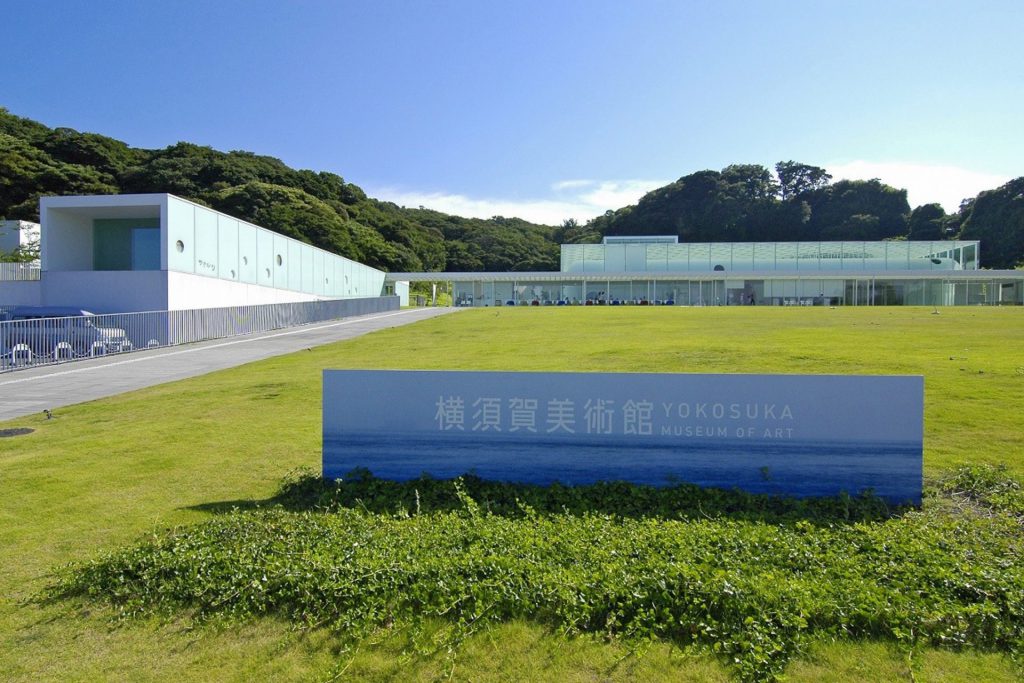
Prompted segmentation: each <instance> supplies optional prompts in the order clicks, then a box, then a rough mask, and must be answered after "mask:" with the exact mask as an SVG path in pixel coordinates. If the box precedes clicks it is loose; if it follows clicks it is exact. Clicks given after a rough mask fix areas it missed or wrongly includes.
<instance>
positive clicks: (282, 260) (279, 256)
mask: <svg viewBox="0 0 1024 683" xmlns="http://www.w3.org/2000/svg"><path fill="white" fill-rule="evenodd" d="M282 263H284V259H283V258H281V255H280V254H278V255H277V265H281V264H282Z"/></svg>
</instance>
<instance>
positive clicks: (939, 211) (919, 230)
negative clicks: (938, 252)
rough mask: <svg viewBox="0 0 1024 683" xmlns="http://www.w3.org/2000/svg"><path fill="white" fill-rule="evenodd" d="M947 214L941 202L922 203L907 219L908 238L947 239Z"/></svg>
mask: <svg viewBox="0 0 1024 683" xmlns="http://www.w3.org/2000/svg"><path fill="white" fill-rule="evenodd" d="M946 223H947V216H946V211H945V210H944V209H943V208H942V205H941V204H934V203H933V204H922V205H921V206H919V207H917V208H916V209H914V210H913V211H911V212H910V217H909V218H908V219H907V239H912V240H941V239H945V230H946Z"/></svg>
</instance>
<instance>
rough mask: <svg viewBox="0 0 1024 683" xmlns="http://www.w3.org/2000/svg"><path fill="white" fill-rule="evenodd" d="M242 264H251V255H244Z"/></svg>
mask: <svg viewBox="0 0 1024 683" xmlns="http://www.w3.org/2000/svg"><path fill="white" fill-rule="evenodd" d="M242 265H243V266H247V265H249V257H248V256H243V257H242Z"/></svg>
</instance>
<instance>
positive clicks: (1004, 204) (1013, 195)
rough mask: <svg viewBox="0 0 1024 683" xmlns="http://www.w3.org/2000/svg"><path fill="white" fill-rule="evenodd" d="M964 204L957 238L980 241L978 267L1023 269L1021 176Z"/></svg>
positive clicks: (1023, 195) (1023, 196) (1023, 181)
mask: <svg viewBox="0 0 1024 683" xmlns="http://www.w3.org/2000/svg"><path fill="white" fill-rule="evenodd" d="M965 204H966V205H965V207H964V209H966V215H965V217H964V219H963V227H962V228H961V230H960V238H961V239H965V240H980V241H981V249H980V255H981V265H982V266H984V267H986V268H1018V267H1021V266H1024V176H1022V177H1020V178H1016V179H1014V180H1011V181H1010V182H1008V183H1006V184H1005V185H1003V186H1002V187H998V188H996V189H994V190H988V191H987V192H982V193H980V194H979V195H978V196H977V197H976V198H975V199H974V201H972V202H969V203H965ZM964 209H962V210H961V213H964Z"/></svg>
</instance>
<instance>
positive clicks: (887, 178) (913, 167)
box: [825, 161, 1011, 213]
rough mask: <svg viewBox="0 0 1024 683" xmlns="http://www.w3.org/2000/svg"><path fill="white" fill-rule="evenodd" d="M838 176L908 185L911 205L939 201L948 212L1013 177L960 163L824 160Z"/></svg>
mask: <svg viewBox="0 0 1024 683" xmlns="http://www.w3.org/2000/svg"><path fill="white" fill-rule="evenodd" d="M825 168H826V170H828V172H829V173H831V174H832V179H833V182H835V181H836V180H871V179H872V178H878V179H879V180H881V181H882V182H883V183H885V184H887V185H892V186H893V187H898V188H901V189H902V188H905V189H906V190H907V201H909V202H910V206H911V208H914V207H917V206H920V205H922V204H931V203H932V202H938V203H939V204H942V208H944V209H945V210H946V213H955V212H956V211H957V209H959V208H960V202H961V200H964V199H967V198H969V197H975V196H977V195H978V193H979V192H981V191H982V190H991V189H993V188H996V187H999V186H1000V185H1003V184H1004V183H1006V182H1007V181H1009V180H1011V178H1010V176H1004V175H997V174H993V173H981V172H978V171H971V170H968V169H966V168H960V167H958V166H948V165H941V164H916V163H908V162H899V161H892V162H874V161H850V162H846V163H835V164H825Z"/></svg>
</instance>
